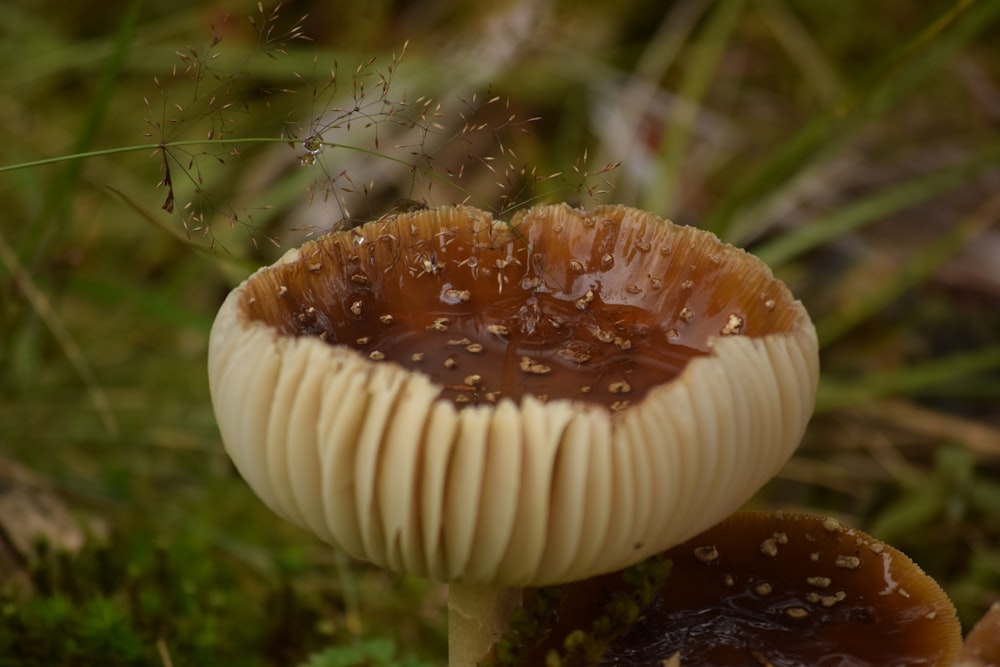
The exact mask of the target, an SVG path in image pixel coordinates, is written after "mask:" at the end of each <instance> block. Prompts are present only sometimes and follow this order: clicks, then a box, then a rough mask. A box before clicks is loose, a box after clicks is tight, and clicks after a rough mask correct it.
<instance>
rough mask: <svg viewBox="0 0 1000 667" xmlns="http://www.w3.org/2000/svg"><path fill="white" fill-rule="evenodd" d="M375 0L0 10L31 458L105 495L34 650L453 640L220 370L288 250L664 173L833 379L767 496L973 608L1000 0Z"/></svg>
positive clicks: (977, 603)
mask: <svg viewBox="0 0 1000 667" xmlns="http://www.w3.org/2000/svg"><path fill="white" fill-rule="evenodd" d="M359 4H364V3H359ZM369 4H370V7H369V8H368V9H361V8H343V7H339V6H338V9H337V10H336V11H337V12H340V13H336V12H334V11H333V10H331V9H330V7H329V6H328V5H327V4H323V3H305V4H302V3H298V4H296V5H295V6H294V7H293V6H291V5H290V6H288V7H284V8H282V9H281V10H280V11H278V12H277V13H272V10H271V7H269V6H264V7H263V8H262V10H258V8H257V6H256V4H255V3H242V4H241V3H239V2H235V1H234V2H228V3H222V2H219V3H214V4H211V5H207V6H206V5H205V4H203V3H186V4H185V3H181V4H180V5H177V4H176V3H174V4H171V5H169V6H168V5H166V4H164V3H160V2H155V1H154V0H146V1H145V2H139V1H138V0H136V1H134V2H121V3H112V2H105V3H97V4H96V5H90V6H88V10H87V12H86V13H83V14H81V13H71V14H67V13H63V12H62V10H60V11H50V10H51V7H49V8H46V7H45V6H43V5H37V4H32V3H28V2H15V3H13V4H9V5H5V6H4V7H3V8H0V25H3V26H4V30H6V31H7V34H5V39H3V40H0V55H2V56H3V57H4V60H5V62H6V63H7V64H8V66H7V67H5V68H4V70H3V71H2V72H0V137H2V141H0V205H2V211H3V213H2V214H0V290H2V292H0V294H2V296H0V368H2V369H3V371H4V372H3V373H2V374H0V455H2V456H3V457H5V458H7V459H12V460H14V461H17V462H18V463H20V464H22V465H24V466H26V467H28V468H30V469H32V470H34V471H35V472H36V473H38V474H39V475H40V476H42V477H43V478H44V479H45V480H47V482H48V483H49V484H51V486H52V487H53V488H54V490H55V491H56V492H57V493H58V495H59V497H60V498H62V499H63V500H64V501H65V502H66V504H67V505H68V506H69V507H70V508H71V509H72V510H73V511H74V512H75V513H76V515H77V516H78V517H81V520H84V521H89V522H91V523H93V524H96V525H98V526H100V529H99V530H96V531H95V535H94V536H93V537H92V538H91V539H90V540H89V542H88V546H87V547H86V548H85V549H84V551H83V552H81V553H80V554H79V555H77V556H73V557H69V556H66V555H63V554H59V553H57V552H54V551H53V550H52V549H49V550H45V549H44V548H42V551H41V552H39V553H35V554H33V555H29V556H24V560H23V562H21V563H19V564H18V566H17V568H16V569H18V568H19V569H20V571H21V572H22V574H23V576H25V577H27V580H28V581H33V582H34V586H35V589H36V591H37V592H36V594H35V595H34V596H32V597H30V598H27V599H21V598H17V597H16V596H13V594H8V595H7V596H6V597H5V598H4V599H3V601H2V602H0V619H2V620H0V656H3V657H0V665H8V664H10V665H22V664H23V665H36V664H37V665H42V664H46V665H49V664H97V663H99V664H112V665H113V664H151V665H153V664H155V665H169V664H175V665H181V664H221V663H225V664H246V665H259V664H261V665H272V664H273V665H277V664H282V665H292V664H302V663H306V662H307V661H309V660H310V656H312V659H311V660H312V661H311V663H310V664H311V665H313V667H319V666H320V665H338V664H413V665H418V664H438V663H440V662H441V660H442V656H443V655H444V652H445V637H444V632H445V630H444V624H445V619H444V598H443V592H442V589H441V587H440V586H437V585H434V584H430V583H427V582H420V581H412V580H406V579H399V578H395V577H391V576H389V575H386V574H384V573H381V572H379V571H377V570H375V569H372V568H369V567H367V566H365V565H362V564H359V563H355V562H352V561H350V560H349V559H347V558H346V557H344V556H343V555H342V554H338V553H336V552H335V551H334V550H332V549H330V548H328V547H325V546H324V545H321V544H318V543H317V542H316V541H315V540H314V539H313V538H311V537H309V536H307V535H305V534H304V533H302V532H300V531H297V530H295V529H292V528H290V527H289V526H287V525H285V524H283V523H282V522H281V521H280V520H278V519H277V518H275V517H274V516H272V515H271V514H270V513H269V512H268V511H267V510H265V509H264V508H263V507H262V506H261V504H260V503H259V501H257V500H256V499H255V498H254V497H253V495H252V494H251V492H250V491H249V490H248V489H247V488H246V486H245V485H244V484H243V482H242V481H241V480H240V479H239V477H238V475H237V474H236V473H235V472H234V470H233V469H232V466H231V465H230V464H229V462H228V460H227V459H226V457H225V455H224V453H223V452H222V448H221V444H220V442H219V438H218V433H217V431H216V428H215V424H214V418H213V415H212V410H211V406H210V403H209V397H208V390H207V381H206V380H207V378H206V370H205V354H206V347H207V333H208V329H209V327H210V325H211V322H212V318H213V316H214V313H215V310H216V309H217V307H218V305H219V304H220V302H221V299H222V298H223V296H224V295H225V294H226V292H227V291H228V290H229V289H230V288H231V287H232V286H233V285H234V284H235V283H236V282H237V281H238V280H240V279H242V277H244V276H245V275H246V274H247V273H248V272H249V271H250V270H251V269H252V268H253V267H255V266H258V265H261V264H263V263H267V262H270V261H272V260H273V259H274V258H276V257H277V256H278V255H279V254H280V253H281V252H283V250H284V249H285V248H287V247H290V246H294V245H297V244H298V243H300V242H301V241H303V240H304V239H305V238H307V237H308V236H309V235H310V234H312V233H315V231H316V227H317V226H319V225H327V226H329V225H334V224H338V223H341V224H352V223H354V222H357V221H360V220H364V219H368V218H372V217H377V216H379V215H382V214H384V213H386V212H389V211H392V210H393V209H394V207H396V206H399V205H401V204H400V201H401V200H408V199H413V200H417V201H420V202H426V203H429V204H437V203H451V202H456V201H463V200H466V199H468V201H469V202H470V203H471V204H474V205H478V206H482V207H484V208H489V209H491V210H494V211H497V212H505V211H509V210H511V209H514V208H517V207H519V206H525V205H528V204H530V203H534V202H536V201H561V200H566V201H569V202H571V203H574V204H579V205H583V206H592V205H594V204H595V203H598V202H602V201H615V202H620V203H625V204H634V205H642V206H645V207H647V208H649V209H650V210H653V211H654V212H656V213H658V214H662V215H664V216H665V217H669V218H672V219H674V220H676V221H679V222H684V223H688V224H698V225H701V226H704V227H706V228H709V229H712V230H713V231H715V232H717V233H719V234H720V235H721V236H723V238H725V239H726V240H728V241H730V242H733V243H736V244H738V245H742V246H745V247H747V248H748V249H750V250H751V251H753V252H756V253H758V254H759V255H760V256H761V257H762V258H764V259H765V260H766V261H768V262H769V263H770V264H771V265H772V266H773V267H774V268H775V271H776V273H777V274H778V275H779V277H781V278H782V279H784V280H786V281H787V282H788V283H789V285H790V286H791V287H792V288H793V289H794V291H795V292H796V294H797V295H798V296H799V297H800V298H801V299H802V300H803V302H804V303H805V304H806V305H807V307H808V308H809V310H810V312H811V313H812V315H813V318H814V320H815V321H816V323H817V327H818V330H819V332H820V336H821V340H822V345H823V350H822V354H823V380H822V383H821V388H820V395H819V400H818V404H817V416H816V418H815V420H814V422H813V424H812V426H811V427H810V429H809V432H808V433H807V435H806V438H805V441H804V443H803V445H802V448H801V449H800V452H799V454H798V455H797V456H796V457H795V459H793V461H792V462H791V463H790V464H789V466H788V467H787V468H786V470H785V471H783V473H782V474H781V475H780V476H779V477H778V478H777V479H776V480H774V481H773V482H772V483H771V484H770V485H769V486H768V487H767V488H766V489H764V490H763V491H762V492H761V493H760V495H759V496H758V498H757V499H756V500H755V501H754V503H755V504H756V505H758V506H772V507H794V508H806V509H809V510H811V511H815V512H826V513H834V514H836V515H838V516H840V517H842V518H844V519H845V520H847V521H848V522H850V523H852V524H854V525H858V526H860V527H862V528H866V529H869V530H871V531H873V532H874V533H875V534H876V535H878V536H880V537H883V538H884V539H887V540H889V541H890V542H892V543H893V544H894V545H896V546H898V547H900V548H902V549H903V550H904V551H906V552H907V553H908V554H909V555H910V556H911V557H913V558H914V559H915V560H916V561H917V562H918V563H920V564H921V565H922V566H923V567H924V568H925V569H926V570H927V571H928V572H929V573H931V574H932V575H933V576H935V577H937V578H938V579H939V581H941V582H942V584H943V585H944V586H945V587H946V588H947V590H948V591H949V593H951V595H952V597H953V599H954V600H955V602H956V604H957V605H958V608H959V611H960V614H961V617H962V620H963V623H965V624H966V627H968V625H969V624H970V623H971V622H973V621H974V620H975V619H976V618H977V617H978V616H979V615H980V614H981V613H983V611H984V610H985V609H986V607H987V606H988V604H989V603H990V602H992V601H993V600H996V599H997V598H998V597H1000V577H998V575H997V572H998V571H1000V567H998V564H1000V547H998V546H997V545H998V544H1000V490H998V489H1000V445H998V444H997V443H1000V416H998V415H997V413H996V405H998V404H1000V354H998V344H1000V309H998V308H997V303H998V300H1000V287H998V284H997V282H996V280H997V278H996V276H997V274H996V269H995V265H996V262H995V261H994V262H993V265H992V267H991V266H990V264H989V262H986V261H984V260H983V259H976V258H975V257H976V256H975V254H974V253H970V252H969V249H970V248H976V247H977V246H979V245H982V244H986V243H988V242H990V239H995V238H996V235H997V234H998V233H1000V230H998V229H997V227H996V224H995V222H993V221H994V220H995V219H996V218H997V212H998V209H997V207H998V206H1000V203H998V200H997V198H996V195H995V194H994V190H995V185H991V184H995V181H996V178H997V175H998V173H1000V165H998V161H1000V146H998V144H997V141H996V138H995V118H996V113H997V110H996V109H995V108H993V107H990V106H989V104H990V102H989V100H991V99H995V97H996V94H997V90H998V86H1000V83H998V82H1000V57H998V56H997V53H996V50H995V48H993V47H994V45H993V43H992V41H991V40H992V37H991V35H992V34H993V33H994V32H995V31H996V30H997V28H998V19H1000V17H998V14H1000V4H998V3H995V2H988V1H984V0H980V1H978V2H976V1H968V0H967V1H953V2H948V1H943V0H942V1H937V2H932V3H916V4H914V3H908V2H904V1H903V0H883V1H882V2H878V3H853V4H851V3H848V4H840V3H833V4H831V3H811V2H805V1H804V0H766V1H765V0H756V1H751V0H747V1H746V2H738V3H737V2H732V3H728V2H727V3H710V2H704V3H700V2H697V1H693V2H688V3H678V4H675V5H673V6H672V8H670V9H664V8H663V4H662V3H655V2H639V1H638V0H627V1H626V2H622V3H617V4H616V5H615V6H614V7H613V8H611V7H607V6H606V5H605V4H601V3H596V2H587V3H578V4H574V5H573V6H572V7H571V6H570V5H569V4H567V3H554V4H553V5H552V8H551V11H552V12H553V13H552V14H551V15H545V14H544V13H542V14H539V15H537V16H532V17H528V18H525V17H523V16H519V15H518V14H516V13H509V14H506V15H504V14H503V13H504V12H505V11H508V10H505V9H503V7H504V5H503V4H502V3H501V5H498V6H497V8H495V9H486V8H483V9H473V8H472V6H471V5H470V6H469V7H468V8H465V9H454V10H447V9H443V8H439V7H437V5H435V4H434V3H420V8H419V10H412V11H411V10H402V9H393V8H392V6H391V5H390V4H389V3H369ZM528 4H531V3H528ZM307 5H308V6H307ZM539 6H541V5H539ZM227 10H230V11H231V14H230V16H229V18H228V19H227V18H226V15H227ZM421 10H422V11H421ZM509 11H510V12H514V10H513V9H509ZM517 11H526V10H524V8H523V7H522V8H521V9H520V10H517ZM490 12H494V13H493V14H492V19H491V18H489V17H488V16H487V14H489V13H490ZM307 13H308V14H309V17H308V18H307V19H305V20H304V21H303V22H301V23H299V22H298V19H299V17H300V16H302V15H304V14H307ZM501 15H504V16H506V18H505V19H504V20H505V21H507V23H506V24H505V23H504V22H503V21H500V20H499V18H498V17H500V16H501ZM249 17H252V18H253V23H255V24H256V29H255V28H254V26H253V25H251V21H250V20H249ZM519 21H520V22H521V23H518V22H519ZM507 24H511V25H522V26H524V27H522V28H519V29H518V30H515V31H513V32H514V33H517V34H521V35H523V34H525V31H530V30H532V29H535V28H536V27H537V29H538V30H540V32H539V33H537V34H536V35H534V36H533V37H529V38H527V39H525V40H521V39H520V38H517V37H515V36H513V33H511V34H508V33H504V32H502V31H500V32H497V30H500V29H499V28H497V26H503V25H507ZM348 26H353V28H351V29H348ZM539 26H541V27H539ZM542 27H544V31H541V30H542ZM490 31H493V32H490ZM300 33H301V34H305V35H308V36H309V37H310V38H311V41H307V40H304V39H299V38H298V36H299V35H300ZM216 37H218V38H221V41H219V42H218V43H217V44H213V41H214V39H215V38H216ZM407 40H409V46H408V48H407V49H406V54H405V56H403V57H401V58H400V54H401V53H402V51H403V49H404V43H406V41H407ZM470 50H474V51H470ZM216 54H217V57H216ZM504 54H508V55H504ZM511 54H512V55H511ZM372 58H374V61H373V62H369V61H370V59H372ZM335 62H336V71H337V78H336V82H335V84H334V83H333V82H332V81H331V78H330V74H331V70H332V69H333V67H334V63H335ZM154 78H155V81H154ZM421 98H424V99H430V100H433V103H430V104H425V103H424V102H423V101H421ZM404 99H405V100H406V105H403V104H402V103H401V102H402V100H404ZM438 101H440V103H441V105H442V106H441V108H440V111H438V109H437V106H436V104H437V102H438ZM227 104H230V105H231V106H228V107H227V106H225V105H227ZM615 118H620V119H623V120H624V122H623V124H622V125H616V124H615V122H614V119H615ZM435 123H437V124H439V126H438V125H435ZM622 128H625V130H635V131H636V133H635V135H629V134H627V133H625V132H623V130H622ZM421 130H424V132H423V134H421ZM376 138H377V141H378V143H377V144H376ZM310 139H311V142H310V146H312V147H314V148H317V149H318V148H319V147H320V146H319V143H317V142H322V150H321V151H318V152H317V156H316V160H315V162H314V163H313V164H311V165H307V166H305V165H303V163H302V158H303V157H304V156H305V155H306V148H307V147H306V146H305V144H304V142H305V141H306V140H310ZM289 144H292V145H289ZM400 145H402V147H400ZM307 161H308V160H307ZM619 161H621V163H622V164H621V166H618V167H615V165H616V163H618V162H619ZM460 169H461V177H459V175H458V174H459V171H460ZM168 174H169V183H165V180H166V178H167V176H168ZM158 184H159V186H158ZM168 186H170V187H168ZM604 191H609V192H607V193H604ZM168 194H169V195H170V197H168ZM171 198H172V199H171ZM168 200H171V201H172V203H173V211H172V212H168V211H166V210H164V205H165V204H166V203H167V201H168ZM167 208H169V207H167ZM971 269H978V270H979V271H980V272H979V273H975V272H971V271H970V270H971ZM990 269H992V273H990ZM990 276H992V279H991V278H990ZM991 280H992V282H991ZM859 480H860V481H859ZM51 638H55V639H51ZM366 661H367V662H366Z"/></svg>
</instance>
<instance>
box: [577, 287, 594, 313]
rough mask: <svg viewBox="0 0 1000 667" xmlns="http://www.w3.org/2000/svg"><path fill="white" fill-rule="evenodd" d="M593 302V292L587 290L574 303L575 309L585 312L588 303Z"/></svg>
mask: <svg viewBox="0 0 1000 667" xmlns="http://www.w3.org/2000/svg"><path fill="white" fill-rule="evenodd" d="M593 300H594V290H590V289H589V290H587V292H586V293H585V294H584V295H583V296H582V297H580V298H579V299H577V300H576V301H575V303H576V307H577V308H578V309H580V310H586V309H587V306H589V305H590V302H591V301H593Z"/></svg>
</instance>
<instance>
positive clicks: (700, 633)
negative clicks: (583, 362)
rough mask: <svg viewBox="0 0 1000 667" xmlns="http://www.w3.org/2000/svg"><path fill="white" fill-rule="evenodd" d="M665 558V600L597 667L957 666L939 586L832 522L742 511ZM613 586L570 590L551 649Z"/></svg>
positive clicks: (957, 633) (956, 644)
mask: <svg viewBox="0 0 1000 667" xmlns="http://www.w3.org/2000/svg"><path fill="white" fill-rule="evenodd" d="M664 556H665V557H666V558H668V559H669V560H670V561H671V562H672V569H671V572H670V575H669V576H668V577H667V579H666V582H665V584H664V585H663V587H662V589H661V591H660V593H659V594H658V595H657V596H656V597H655V598H654V600H653V602H652V603H651V604H650V605H649V607H647V608H646V610H645V611H644V612H643V614H642V617H641V619H640V620H639V621H638V622H637V623H635V624H634V625H633V626H632V627H631V629H630V630H629V632H628V633H627V634H626V635H625V636H623V637H621V638H619V639H618V640H616V641H615V642H613V643H612V644H611V646H610V648H608V650H607V651H606V652H605V653H604V655H603V659H602V661H601V663H600V664H602V665H629V666H630V667H644V666H646V665H649V666H651V667H652V666H656V667H659V666H660V665H663V664H665V663H664V661H667V660H668V659H670V658H672V657H673V656H675V655H677V656H679V658H680V661H679V664H681V665H699V667H711V666H716V665H718V666H721V665H772V666H773V667H791V666H799V665H823V666H824V667H835V666H837V667H846V666H851V667H861V666H864V665H871V666H872V667H889V666H893V665H896V666H902V665H907V666H914V665H953V664H955V659H956V656H957V655H958V652H959V649H960V646H961V641H962V637H961V628H960V626H959V622H958V618H957V616H956V614H955V608H954V606H953V605H952V604H951V602H950V600H949V599H948V597H947V595H946V594H945V593H944V591H943V590H941V588H940V586H938V585H937V583H936V582H935V581H934V580H933V579H931V578H930V577H928V576H927V575H926V574H924V572H923V571H922V570H921V569H920V568H919V567H918V566H917V565H916V564H914V563H913V561H911V560H910V559H909V558H907V557H906V555H904V554H903V553H901V552H899V551H897V550H896V549H894V548H892V547H891V546H889V545H887V544H885V543H883V542H880V541H878V540H876V539H874V538H872V537H871V536H869V535H867V534H865V533H863V532H861V531H859V530H856V529H853V528H848V527H846V526H844V525H843V524H842V523H841V522H839V521H837V520H834V519H829V518H824V517H818V516H809V515H801V514H787V513H781V512H777V513H764V512H741V513H738V514H736V515H734V516H732V517H730V518H728V519H726V520H725V521H723V522H722V523H720V524H719V525H717V526H715V527H713V528H711V529H709V530H708V531H706V532H704V533H702V534H701V535H698V536H697V537H694V538H692V539H690V540H688V541H687V542H685V543H683V544H681V545H678V546H676V547H674V548H672V549H670V550H669V551H667V552H666V553H665V554H664ZM620 587H621V583H620V581H616V580H615V579H614V578H613V577H612V575H606V576H605V577H600V578H596V579H593V580H590V581H589V582H580V583H575V584H570V585H568V586H567V587H566V593H565V596H566V597H565V598H564V599H563V600H562V602H561V605H560V607H559V609H558V612H557V614H556V616H557V617H558V618H559V619H560V623H561V626H562V627H559V628H553V629H552V630H551V635H552V638H550V639H549V642H548V643H549V644H550V645H553V644H554V645H556V646H558V644H559V641H560V639H559V638H560V637H563V636H565V635H566V634H567V631H568V629H571V628H574V627H583V628H589V627H590V623H589V622H588V620H587V619H588V617H589V619H590V620H592V619H593V618H594V613H595V611H597V610H600V609H601V608H602V606H603V605H604V604H605V602H604V601H603V599H602V598H603V597H607V596H608V595H609V594H610V591H613V590H615V589H616V588H620ZM588 606H589V607H591V609H588V608H587V607H588ZM574 616H575V617H574ZM536 650H537V651H538V652H540V653H541V654H542V655H544V652H545V651H546V650H547V649H546V648H545V647H541V648H540V649H536ZM540 660H541V659H540ZM525 664H536V662H532V661H529V662H527V663H525ZM537 664H542V662H537Z"/></svg>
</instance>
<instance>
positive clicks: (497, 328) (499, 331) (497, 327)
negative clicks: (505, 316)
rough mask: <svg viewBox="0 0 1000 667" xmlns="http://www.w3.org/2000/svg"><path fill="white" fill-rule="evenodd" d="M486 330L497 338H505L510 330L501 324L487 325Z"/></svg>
mask: <svg viewBox="0 0 1000 667" xmlns="http://www.w3.org/2000/svg"><path fill="white" fill-rule="evenodd" d="M486 330H487V331H489V332H490V333H491V334H494V335H497V336H506V335H507V334H509V333H510V329H508V328H507V327H505V326H504V325H502V324H488V325H487V326H486Z"/></svg>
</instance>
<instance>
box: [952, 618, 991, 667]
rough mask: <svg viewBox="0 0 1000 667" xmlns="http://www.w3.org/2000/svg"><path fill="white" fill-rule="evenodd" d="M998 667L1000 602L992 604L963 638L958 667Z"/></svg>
mask: <svg viewBox="0 0 1000 667" xmlns="http://www.w3.org/2000/svg"><path fill="white" fill-rule="evenodd" d="M998 665H1000V602H994V603H993V605H992V606H991V607H990V608H989V610H988V611H987V612H986V614H985V615H984V616H983V617H982V618H981V619H979V621H978V622H977V623H976V624H975V625H974V626H973V628H972V630H970V631H969V634H968V635H967V636H966V637H965V644H963V645H962V653H961V655H960V656H959V659H958V667H997V666H998Z"/></svg>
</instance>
